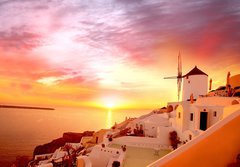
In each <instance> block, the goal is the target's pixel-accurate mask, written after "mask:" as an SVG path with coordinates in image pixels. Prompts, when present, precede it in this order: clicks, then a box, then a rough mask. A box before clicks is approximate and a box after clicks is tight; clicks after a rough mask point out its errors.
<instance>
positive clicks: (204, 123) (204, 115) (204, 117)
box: [200, 112, 208, 130]
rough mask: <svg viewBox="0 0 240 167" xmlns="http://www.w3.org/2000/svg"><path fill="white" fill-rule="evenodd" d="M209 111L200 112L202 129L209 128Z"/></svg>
mask: <svg viewBox="0 0 240 167" xmlns="http://www.w3.org/2000/svg"><path fill="white" fill-rule="evenodd" d="M207 117H208V113H207V112H200V129H201V130H206V129H207Z"/></svg>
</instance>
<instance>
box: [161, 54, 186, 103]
mask: <svg viewBox="0 0 240 167" xmlns="http://www.w3.org/2000/svg"><path fill="white" fill-rule="evenodd" d="M177 71H178V73H177V76H172V77H164V79H177V85H178V101H179V99H180V93H181V89H182V78H183V76H182V60H181V54H180V52H179V54H178V68H177Z"/></svg>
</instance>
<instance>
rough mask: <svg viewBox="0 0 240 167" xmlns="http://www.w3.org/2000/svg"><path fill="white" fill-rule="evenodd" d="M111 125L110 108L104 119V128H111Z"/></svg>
mask: <svg viewBox="0 0 240 167" xmlns="http://www.w3.org/2000/svg"><path fill="white" fill-rule="evenodd" d="M112 126H113V123H112V110H110V109H109V110H108V111H107V119H106V128H111V127H112Z"/></svg>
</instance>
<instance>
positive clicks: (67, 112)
mask: <svg viewBox="0 0 240 167" xmlns="http://www.w3.org/2000/svg"><path fill="white" fill-rule="evenodd" d="M149 112H150V110H114V109H111V110H110V109H106V110H104V109H90V108H84V109H83V108H69V107H58V108H55V110H37V109H17V108H0V167H4V166H9V164H11V163H12V162H14V161H15V160H16V157H17V156H32V154H33V150H34V148H35V147H36V146H37V145H42V144H45V143H49V142H51V141H52V140H53V139H57V138H59V137H62V135H63V133H64V132H84V131H87V130H89V131H98V130H100V129H105V128H111V127H112V126H113V125H114V124H115V122H116V123H120V122H122V121H124V120H125V118H126V117H127V118H129V117H131V118H134V117H138V116H141V115H143V114H147V113H149Z"/></svg>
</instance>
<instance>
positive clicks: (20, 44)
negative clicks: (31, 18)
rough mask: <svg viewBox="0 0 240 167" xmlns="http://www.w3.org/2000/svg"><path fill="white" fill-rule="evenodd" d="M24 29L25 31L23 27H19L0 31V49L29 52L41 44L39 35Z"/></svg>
mask: <svg viewBox="0 0 240 167" xmlns="http://www.w3.org/2000/svg"><path fill="white" fill-rule="evenodd" d="M25 29H27V28H26V27H25V26H20V27H12V28H11V29H10V30H8V31H1V32H0V47H1V48H2V49H6V50H9V49H11V50H12V49H13V50H15V49H17V50H31V49H32V48H35V47H38V46H41V45H42V44H43V41H42V36H41V35H40V34H37V33H34V32H31V31H29V30H25Z"/></svg>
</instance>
